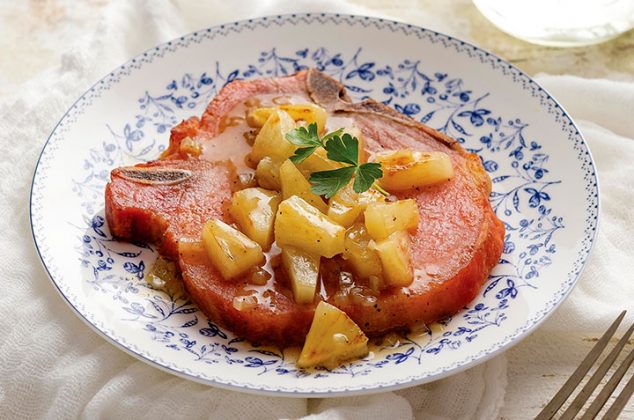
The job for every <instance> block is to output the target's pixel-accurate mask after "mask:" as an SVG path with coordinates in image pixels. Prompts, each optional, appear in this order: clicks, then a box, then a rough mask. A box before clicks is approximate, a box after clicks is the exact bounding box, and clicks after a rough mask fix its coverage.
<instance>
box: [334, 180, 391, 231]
mask: <svg viewBox="0 0 634 420" xmlns="http://www.w3.org/2000/svg"><path fill="white" fill-rule="evenodd" d="M384 201H385V197H383V196H382V195H381V194H380V193H379V192H377V191H375V190H373V189H370V190H368V191H364V192H362V193H360V194H359V193H356V192H354V190H353V189H352V182H351V183H349V184H348V185H346V186H345V187H343V188H342V189H340V190H339V191H337V193H336V194H335V195H334V196H333V197H332V198H331V199H330V200H329V201H328V213H327V214H328V217H330V218H331V219H332V220H333V221H334V222H337V223H339V224H340V225H341V226H343V227H350V226H352V224H353V223H354V222H355V221H357V219H359V216H361V213H363V211H364V210H365V209H366V208H367V206H368V204H369V203H380V202H384Z"/></svg>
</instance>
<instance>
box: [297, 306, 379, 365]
mask: <svg viewBox="0 0 634 420" xmlns="http://www.w3.org/2000/svg"><path fill="white" fill-rule="evenodd" d="M367 354H368V337H366V336H365V334H364V333H363V331H361V329H360V328H359V327H358V326H357V324H355V323H354V321H352V320H351V319H350V318H349V317H348V315H346V313H345V312H342V311H340V310H339V309H337V308H336V307H334V306H332V305H330V304H328V303H326V302H323V301H322V302H320V303H319V305H317V308H316V309H315V315H314V317H313V323H312V324H311V326H310V331H308V335H307V336H306V341H305V342H304V347H303V348H302V352H301V353H300V355H299V360H298V361H297V366H298V367H300V368H308V367H315V366H323V367H325V368H327V369H334V368H336V367H337V366H339V365H340V364H341V363H342V362H344V361H346V360H350V359H356V358H360V357H364V356H365V355H367Z"/></svg>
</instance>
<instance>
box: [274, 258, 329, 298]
mask: <svg viewBox="0 0 634 420" xmlns="http://www.w3.org/2000/svg"><path fill="white" fill-rule="evenodd" d="M319 259H320V258H319V255H311V254H309V253H307V252H304V251H300V250H299V249H297V248H294V247H292V246H286V247H284V249H282V264H283V265H284V269H285V270H286V273H288V277H289V279H290V281H291V288H292V289H293V297H294V298H295V302H297V303H300V304H302V303H312V301H313V300H314V299H315V290H316V289H317V280H318V278H319Z"/></svg>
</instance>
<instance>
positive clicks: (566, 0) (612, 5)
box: [473, 0, 634, 47]
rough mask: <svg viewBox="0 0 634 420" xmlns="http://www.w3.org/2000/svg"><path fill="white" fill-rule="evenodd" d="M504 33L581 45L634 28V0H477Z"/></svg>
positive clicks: (536, 40)
mask: <svg viewBox="0 0 634 420" xmlns="http://www.w3.org/2000/svg"><path fill="white" fill-rule="evenodd" d="M473 3H474V4H475V5H476V7H477V8H478V9H479V10H480V12H482V14H483V15H484V16H485V17H486V18H487V19H488V20H490V21H491V22H492V23H493V24H494V25H495V26H497V27H498V28H500V29H501V30H503V31H504V32H506V33H508V34H510V35H512V36H515V37H517V38H520V39H523V40H525V41H528V42H532V43H534V44H541V45H549V46H554V47H577V46H581V45H589V44H596V43H599V42H603V41H607V40H609V39H612V38H614V37H616V36H618V35H620V34H622V33H624V32H626V31H628V30H630V29H632V28H633V27H634V0H473Z"/></svg>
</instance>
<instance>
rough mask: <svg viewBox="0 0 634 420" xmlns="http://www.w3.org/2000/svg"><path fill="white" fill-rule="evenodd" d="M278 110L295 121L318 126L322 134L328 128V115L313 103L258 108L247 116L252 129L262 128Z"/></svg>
mask: <svg viewBox="0 0 634 420" xmlns="http://www.w3.org/2000/svg"><path fill="white" fill-rule="evenodd" d="M276 109H280V110H282V111H284V112H286V113H288V114H289V115H290V116H291V118H293V120H295V121H305V122H306V124H312V123H315V124H317V130H318V131H319V132H320V133H322V132H323V131H324V129H325V127H326V119H327V118H328V113H327V112H326V110H325V109H324V108H322V107H320V106H319V105H315V104H311V103H305V104H282V105H278V106H276V107H271V108H257V109H254V110H253V111H252V112H251V113H250V114H249V115H248V116H247V121H248V123H249V125H250V126H252V127H262V126H263V125H264V124H265V122H266V120H267V119H268V117H269V116H270V115H271V114H272V113H274V112H275V110H276Z"/></svg>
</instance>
